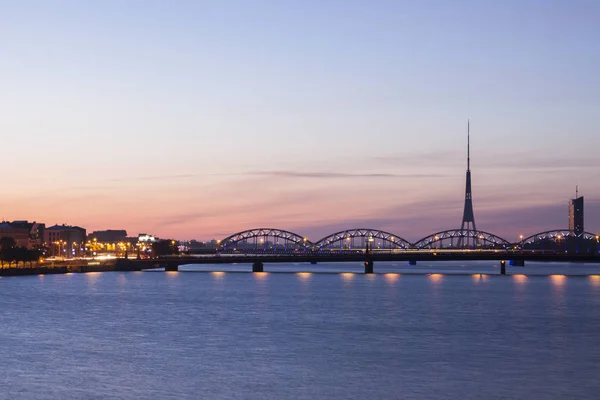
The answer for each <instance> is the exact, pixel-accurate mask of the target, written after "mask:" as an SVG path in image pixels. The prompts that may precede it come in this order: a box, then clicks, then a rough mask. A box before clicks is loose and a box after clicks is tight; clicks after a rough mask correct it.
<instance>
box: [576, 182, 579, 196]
mask: <svg viewBox="0 0 600 400" xmlns="http://www.w3.org/2000/svg"><path fill="white" fill-rule="evenodd" d="M575 198H576V199H577V198H579V185H575Z"/></svg>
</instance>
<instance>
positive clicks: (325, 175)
mask: <svg viewBox="0 0 600 400" xmlns="http://www.w3.org/2000/svg"><path fill="white" fill-rule="evenodd" d="M248 175H258V176H272V177H283V178H316V179H336V178H342V179H344V178H438V177H443V176H445V175H442V174H389V173H345V172H299V171H257V172H249V173H248Z"/></svg>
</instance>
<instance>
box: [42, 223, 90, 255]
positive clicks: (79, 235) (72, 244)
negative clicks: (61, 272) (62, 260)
mask: <svg viewBox="0 0 600 400" xmlns="http://www.w3.org/2000/svg"><path fill="white" fill-rule="evenodd" d="M85 239H86V231H85V229H84V228H81V227H79V226H72V225H65V224H62V225H54V226H51V227H49V228H46V230H45V231H44V242H45V243H46V246H47V247H48V250H49V253H50V254H52V255H55V256H56V255H60V256H62V257H73V256H80V255H82V254H83V253H84V251H85Z"/></svg>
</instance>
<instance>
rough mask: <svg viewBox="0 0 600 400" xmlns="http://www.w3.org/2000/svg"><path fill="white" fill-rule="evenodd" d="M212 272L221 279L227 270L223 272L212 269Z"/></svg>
mask: <svg viewBox="0 0 600 400" xmlns="http://www.w3.org/2000/svg"><path fill="white" fill-rule="evenodd" d="M210 274H211V275H212V276H214V277H215V278H219V279H220V278H222V277H223V275H225V272H223V271H212V272H211V273H210Z"/></svg>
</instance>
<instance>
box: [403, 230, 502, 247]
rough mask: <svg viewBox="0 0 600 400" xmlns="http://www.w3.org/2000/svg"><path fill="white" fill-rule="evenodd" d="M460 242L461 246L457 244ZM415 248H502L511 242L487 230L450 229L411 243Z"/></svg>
mask: <svg viewBox="0 0 600 400" xmlns="http://www.w3.org/2000/svg"><path fill="white" fill-rule="evenodd" d="M460 243H462V245H461V246H459V244H460ZM413 246H414V248H416V249H437V248H445V249H470V248H486V249H490V248H491V249H504V248H508V247H510V246H511V243H510V242H509V241H508V240H506V239H503V238H501V237H500V236H496V235H494V234H492V233H489V232H484V231H476V230H472V229H451V230H447V231H441V232H437V233H434V234H432V235H429V236H426V237H424V238H423V239H421V240H419V241H418V242H416V243H415V244H413Z"/></svg>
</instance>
